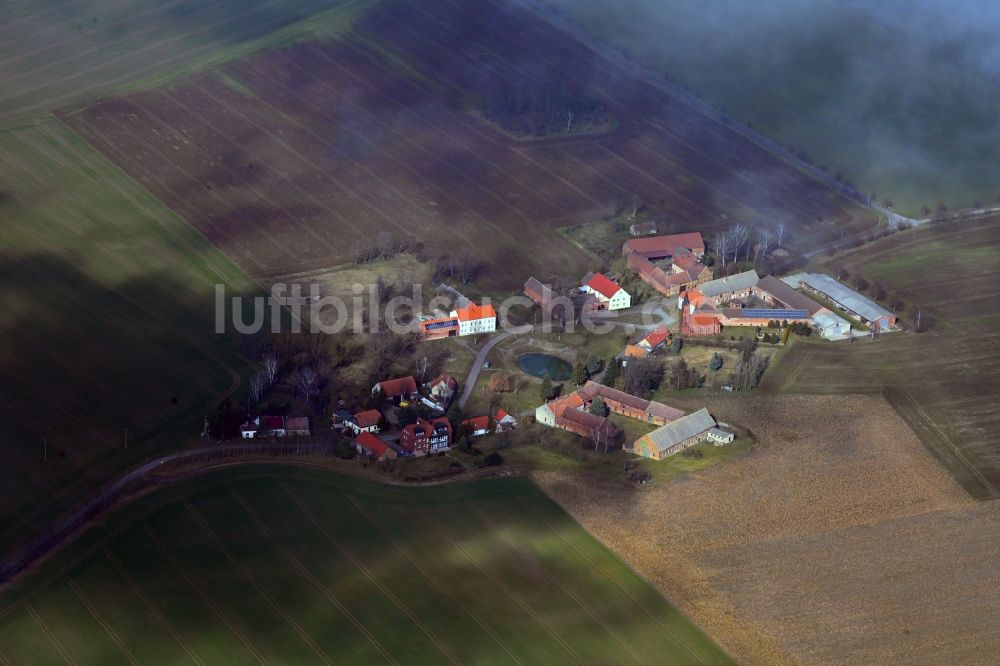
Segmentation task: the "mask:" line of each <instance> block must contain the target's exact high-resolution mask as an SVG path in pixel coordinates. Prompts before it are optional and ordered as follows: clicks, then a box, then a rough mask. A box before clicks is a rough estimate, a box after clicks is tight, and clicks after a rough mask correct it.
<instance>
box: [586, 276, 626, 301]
mask: <svg viewBox="0 0 1000 666" xmlns="http://www.w3.org/2000/svg"><path fill="white" fill-rule="evenodd" d="M587 286H588V287H590V288H591V289H593V290H594V291H596V292H597V293H599V294H601V295H602V296H604V298H611V297H613V296H614V295H615V294H617V293H618V292H619V291H620V290H621V287H619V286H618V284H617V283H616V282H615V281H614V280H610V279H608V278H607V277H605V276H604V275H603V274H601V273H598V274H596V275H595V276H594V277H592V278H590V281H589V282H587Z"/></svg>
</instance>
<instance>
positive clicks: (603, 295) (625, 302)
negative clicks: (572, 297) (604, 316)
mask: <svg viewBox="0 0 1000 666" xmlns="http://www.w3.org/2000/svg"><path fill="white" fill-rule="evenodd" d="M583 290H584V291H586V292H587V293H589V294H593V295H594V296H595V297H597V300H598V301H600V303H601V305H603V306H604V307H605V308H607V309H608V310H622V309H624V308H627V307H630V306H631V305H632V297H631V296H630V295H629V293H628V292H627V291H625V290H624V289H622V288H621V285H619V284H618V283H617V282H615V281H614V280H612V279H610V278H608V277H607V276H605V275H603V274H601V273H597V274H595V275H593V276H591V277H590V279H588V280H587V281H586V282H585V283H584V285H583Z"/></svg>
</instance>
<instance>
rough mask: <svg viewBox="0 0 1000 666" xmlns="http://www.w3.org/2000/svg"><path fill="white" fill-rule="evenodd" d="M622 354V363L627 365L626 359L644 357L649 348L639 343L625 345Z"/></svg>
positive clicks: (647, 353) (647, 354)
mask: <svg viewBox="0 0 1000 666" xmlns="http://www.w3.org/2000/svg"><path fill="white" fill-rule="evenodd" d="M622 356H624V358H623V359H622V365H628V359H630V358H646V357H647V356H649V350H648V349H646V348H645V347H640V346H639V345H625V351H623V352H622Z"/></svg>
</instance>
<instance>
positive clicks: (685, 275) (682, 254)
mask: <svg viewBox="0 0 1000 666" xmlns="http://www.w3.org/2000/svg"><path fill="white" fill-rule="evenodd" d="M685 235H686V234H685ZM698 236H699V238H700V234H699V235H698ZM659 238H672V237H671V236H660V237H659ZM641 240H656V239H652V238H648V239H641ZM629 242H631V241H626V243H625V245H626V247H628V244H629ZM670 247H671V256H670V272H667V271H666V270H664V269H663V268H660V267H659V266H656V265H655V264H653V261H652V260H651V259H650V258H649V257H647V256H646V255H645V254H643V253H642V252H636V251H627V252H625V263H626V265H627V266H628V267H629V268H630V269H631V270H633V271H635V273H636V274H637V275H638V276H639V278H640V279H641V280H642V281H643V282H645V283H646V284H648V285H649V286H650V287H652V288H653V289H655V290H656V291H658V292H659V293H661V294H663V295H664V296H673V295H675V294H679V293H680V292H681V291H683V290H684V289H689V288H691V287H693V286H695V285H698V284H701V283H703V282H706V281H708V280H711V279H712V271H711V270H709V268H708V267H707V266H705V265H704V264H703V263H701V261H700V260H699V259H698V256H699V255H697V254H696V253H695V252H693V251H692V250H690V249H688V248H686V247H681V246H670Z"/></svg>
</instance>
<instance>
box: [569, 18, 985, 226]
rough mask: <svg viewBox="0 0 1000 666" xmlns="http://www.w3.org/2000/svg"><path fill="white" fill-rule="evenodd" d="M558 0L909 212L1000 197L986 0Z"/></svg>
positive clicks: (701, 92) (691, 85)
mask: <svg viewBox="0 0 1000 666" xmlns="http://www.w3.org/2000/svg"><path fill="white" fill-rule="evenodd" d="M551 4H553V5H555V6H556V7H557V8H559V10H560V11H561V13H562V14H563V15H565V16H568V17H570V18H571V19H572V20H574V21H576V22H577V23H579V24H580V25H582V26H583V28H584V29H585V30H587V31H588V32H590V33H591V34H593V35H595V36H596V37H598V38H599V39H601V40H603V41H605V42H608V43H610V44H613V45H614V46H616V47H620V48H622V49H625V50H627V51H628V52H629V53H630V54H632V55H633V56H634V57H635V58H636V59H637V60H639V61H641V62H643V63H645V64H647V65H649V66H651V67H652V68H654V69H655V70H657V71H659V72H661V73H663V74H666V75H668V76H669V77H671V78H672V79H673V80H675V81H677V82H678V83H680V84H682V85H684V86H685V87H687V88H688V89H690V90H692V91H693V92H694V93H695V94H696V95H698V96H699V97H701V98H703V99H705V100H706V101H708V102H710V103H711V104H713V105H714V106H715V107H716V108H719V109H721V110H723V111H724V112H725V113H727V114H728V115H730V116H731V117H732V118H734V119H735V120H736V121H738V122H741V123H750V124H751V125H752V126H753V128H754V129H756V130H758V131H760V132H761V133H763V134H764V135H765V136H767V137H770V138H772V139H774V140H776V141H777V142H778V143H780V144H781V145H782V146H785V147H787V148H792V149H794V150H795V151H797V152H801V153H805V154H806V155H807V156H808V157H809V158H810V159H811V161H812V162H813V163H814V164H816V165H817V166H819V165H823V166H826V167H827V168H828V169H829V172H830V173H831V174H833V173H836V172H840V173H842V174H843V176H844V177H845V178H847V179H849V180H851V181H853V182H854V183H856V184H857V186H858V187H859V188H860V189H861V191H863V192H870V191H873V190H874V191H875V192H876V193H877V194H878V195H879V200H880V201H881V200H882V198H883V197H889V198H891V199H892V200H893V201H894V202H895V204H896V208H897V209H898V210H900V211H902V212H906V213H908V214H912V215H921V208H922V206H924V205H927V206H929V207H931V208H932V209H934V208H935V207H936V205H937V202H938V201H942V200H943V201H945V202H946V204H947V205H948V206H949V207H951V208H953V209H954V208H966V207H971V206H973V205H974V204H975V203H976V202H979V204H980V205H996V197H998V196H1000V167H998V165H997V161H996V159H995V152H996V145H997V142H998V141H1000V121H998V120H997V115H996V113H995V109H996V103H997V99H998V97H997V81H998V80H1000V78H998V73H997V70H996V67H995V64H996V56H995V51H992V50H991V49H993V46H992V44H993V42H994V38H993V35H995V33H996V29H997V13H996V12H995V11H985V9H986V8H985V7H984V6H983V5H982V3H977V2H975V0H960V1H959V2H957V3H940V2H928V1H914V0H838V1H836V2H831V1H829V0H771V1H769V2H758V1H756V0H723V1H722V2H717V3H710V4H708V5H706V3H704V2H699V1H698V0H674V1H672V2H659V1H658V0H624V1H623V2H615V3H608V2H604V1H603V0H555V2H553V3H551Z"/></svg>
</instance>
